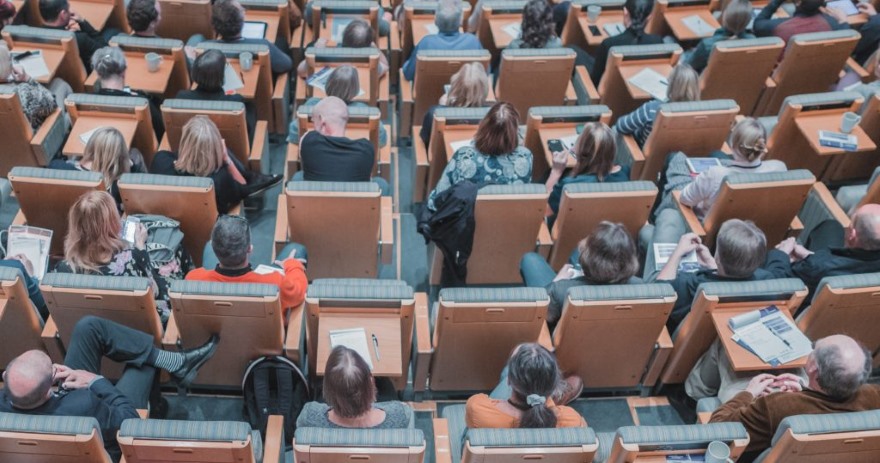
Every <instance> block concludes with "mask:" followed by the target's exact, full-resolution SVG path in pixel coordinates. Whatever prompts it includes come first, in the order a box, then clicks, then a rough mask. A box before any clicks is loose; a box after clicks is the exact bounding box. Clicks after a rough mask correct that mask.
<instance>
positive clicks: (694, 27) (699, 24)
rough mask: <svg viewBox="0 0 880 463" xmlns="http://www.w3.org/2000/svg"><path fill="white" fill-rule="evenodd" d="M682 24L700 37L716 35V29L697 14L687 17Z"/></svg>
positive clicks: (682, 20)
mask: <svg viewBox="0 0 880 463" xmlns="http://www.w3.org/2000/svg"><path fill="white" fill-rule="evenodd" d="M681 23H682V24H684V25H685V26H687V28H688V29H690V30H691V31H692V32H693V33H694V34H696V35H698V36H700V37H709V36H710V35H712V34H714V33H715V28H714V27H712V26H711V25H710V24H709V23H707V22H706V20H704V19H703V18H702V17H701V16H700V15H697V14H694V15H690V16H685V17H684V18H682V19H681Z"/></svg>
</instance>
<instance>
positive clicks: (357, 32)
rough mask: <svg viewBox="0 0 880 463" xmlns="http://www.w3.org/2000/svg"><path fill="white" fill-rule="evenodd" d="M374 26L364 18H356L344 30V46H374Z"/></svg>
mask: <svg viewBox="0 0 880 463" xmlns="http://www.w3.org/2000/svg"><path fill="white" fill-rule="evenodd" d="M373 37H374V36H373V27H372V26H370V23H368V22H366V21H364V20H363V19H355V20H354V21H352V22H350V23H348V25H347V26H345V29H343V30H342V44H341V45H342V47H344V48H367V47H372V46H373Z"/></svg>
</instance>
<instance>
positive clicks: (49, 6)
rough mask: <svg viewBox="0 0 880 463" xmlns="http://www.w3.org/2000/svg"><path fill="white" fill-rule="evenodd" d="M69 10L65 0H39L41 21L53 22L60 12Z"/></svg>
mask: <svg viewBox="0 0 880 463" xmlns="http://www.w3.org/2000/svg"><path fill="white" fill-rule="evenodd" d="M68 10H70V4H69V3H67V0H40V16H42V17H43V21H46V22H50V23H51V22H55V20H57V19H58V16H59V15H60V14H61V12H62V11H68Z"/></svg>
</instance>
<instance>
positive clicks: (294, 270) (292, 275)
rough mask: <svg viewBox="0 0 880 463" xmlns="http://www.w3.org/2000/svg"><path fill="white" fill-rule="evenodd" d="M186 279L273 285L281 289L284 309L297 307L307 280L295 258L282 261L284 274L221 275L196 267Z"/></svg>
mask: <svg viewBox="0 0 880 463" xmlns="http://www.w3.org/2000/svg"><path fill="white" fill-rule="evenodd" d="M186 279H187V280H192V281H216V282H220V283H265V284H269V285H275V286H277V287H278V289H279V290H280V291H281V306H282V307H284V308H285V309H291V308H293V307H299V306H300V305H301V304H302V303H303V301H304V300H305V298H306V289H307V288H308V286H309V280H308V278H306V269H305V267H303V264H302V262H300V261H298V260H296V259H286V260H285V261H284V275H281V274H280V273H278V272H270V273H267V274H265V275H262V274H259V273H256V272H254V271H247V272H245V273H242V274H241V275H235V276H231V275H223V274H221V273H219V272H217V271H216V270H208V269H206V268H197V269H194V270H192V271H191V272H189V273H188V274H186Z"/></svg>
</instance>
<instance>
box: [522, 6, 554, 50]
mask: <svg viewBox="0 0 880 463" xmlns="http://www.w3.org/2000/svg"><path fill="white" fill-rule="evenodd" d="M555 36H556V23H555V22H553V7H552V6H551V5H550V2H549V1H548V0H529V2H528V3H526V6H525V7H523V19H522V41H523V48H544V46H545V45H547V42H549V41H550V39H552V38H553V37H555Z"/></svg>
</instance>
